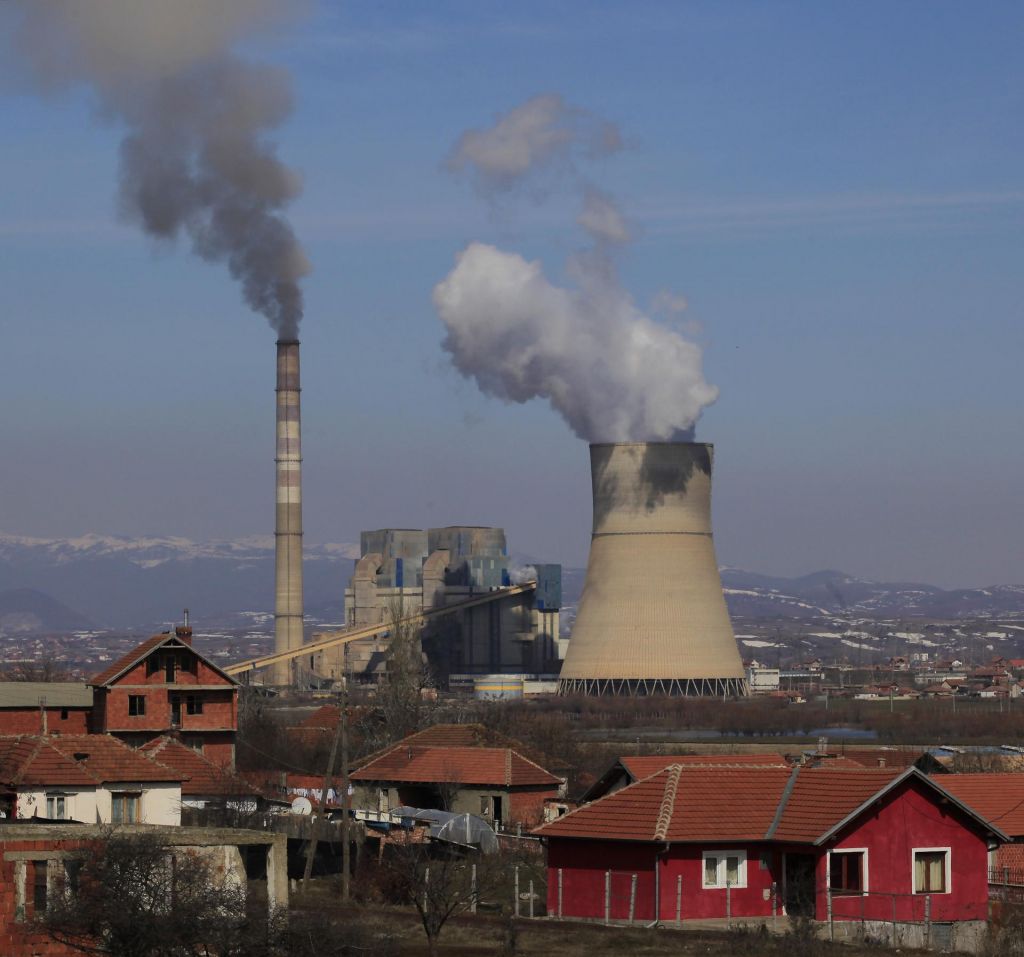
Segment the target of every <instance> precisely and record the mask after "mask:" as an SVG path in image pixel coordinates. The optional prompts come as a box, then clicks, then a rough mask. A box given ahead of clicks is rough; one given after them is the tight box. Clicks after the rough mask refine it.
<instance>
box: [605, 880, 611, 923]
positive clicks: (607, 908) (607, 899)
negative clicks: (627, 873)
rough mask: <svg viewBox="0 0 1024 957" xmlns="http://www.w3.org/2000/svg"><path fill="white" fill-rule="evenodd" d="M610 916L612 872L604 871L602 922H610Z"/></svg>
mask: <svg viewBox="0 0 1024 957" xmlns="http://www.w3.org/2000/svg"><path fill="white" fill-rule="evenodd" d="M611 916H612V872H611V871H605V872H604V922H605V926H607V925H608V924H609V923H611Z"/></svg>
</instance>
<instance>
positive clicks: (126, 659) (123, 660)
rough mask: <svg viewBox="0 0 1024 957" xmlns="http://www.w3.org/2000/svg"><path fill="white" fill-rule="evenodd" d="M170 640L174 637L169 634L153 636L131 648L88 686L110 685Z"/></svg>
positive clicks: (90, 681) (92, 679)
mask: <svg viewBox="0 0 1024 957" xmlns="http://www.w3.org/2000/svg"><path fill="white" fill-rule="evenodd" d="M172 638H174V635H172V634H170V633H167V634H164V635H153V637H152V638H147V639H146V640H145V641H144V642H143V643H142V644H141V645H137V646H136V647H135V648H132V650H131V651H129V652H128V653H127V654H125V655H122V656H121V657H120V658H118V659H117V661H115V662H114V663H113V664H112V665H109V666H108V667H107V668H105V669H104V670H103V671H101V672H100V673H99V674H98V675H96V676H95V677H94V678H91V679H90V680H89V684H91V685H93V686H94V687H96V686H100V685H107V684H110V682H111V681H113V680H114V679H115V678H117V677H119V676H120V675H121V674H122V673H123V672H125V671H127V670H128V669H129V668H131V667H132V666H133V665H135V664H137V663H138V662H140V661H142V659H143V658H145V657H146V656H147V655H148V654H149V653H150V652H151V651H154V650H155V649H157V648H159V647H160V646H161V645H162V644H163V643H164V642H165V641H170V640H171V639H172Z"/></svg>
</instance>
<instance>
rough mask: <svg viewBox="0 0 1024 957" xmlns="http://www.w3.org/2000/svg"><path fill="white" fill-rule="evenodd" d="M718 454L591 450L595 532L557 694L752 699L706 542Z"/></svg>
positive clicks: (688, 445) (615, 447)
mask: <svg viewBox="0 0 1024 957" xmlns="http://www.w3.org/2000/svg"><path fill="white" fill-rule="evenodd" d="M712 458H713V448H712V446H710V445H705V444H702V443H697V442H638V443H623V444H595V445H591V446H590V468H591V477H592V481H593V494H594V527H593V536H592V538H591V545H590V558H589V560H588V562H587V577H586V581H585V582H584V585H583V595H582V597H581V599H580V607H579V613H578V615H577V617H576V624H575V627H574V628H573V632H572V640H571V641H570V642H569V650H568V652H567V654H566V658H565V663H564V665H563V667H562V673H561V679H560V681H559V693H560V694H589V695H650V694H667V695H719V696H721V695H745V694H746V693H747V683H746V680H745V677H744V673H743V663H742V661H741V660H740V655H739V651H738V649H737V647H736V638H735V636H734V635H733V631H732V625H731V623H730V621H729V614H728V612H727V610H726V607H725V598H724V596H723V594H722V581H721V578H720V577H719V574H718V565H717V563H716V561H715V548H714V543H713V541H712V537H711V464H712Z"/></svg>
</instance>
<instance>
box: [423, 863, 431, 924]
mask: <svg viewBox="0 0 1024 957" xmlns="http://www.w3.org/2000/svg"><path fill="white" fill-rule="evenodd" d="M429 887H430V868H429V867H427V868H425V869H424V871H423V912H424V913H427V911H428V910H429V909H430V898H429V895H428V893H427V890H428V888H429Z"/></svg>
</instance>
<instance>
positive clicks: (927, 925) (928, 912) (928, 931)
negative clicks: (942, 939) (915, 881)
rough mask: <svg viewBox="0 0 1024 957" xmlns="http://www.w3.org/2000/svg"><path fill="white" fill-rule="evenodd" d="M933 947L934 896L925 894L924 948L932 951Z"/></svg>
mask: <svg viewBox="0 0 1024 957" xmlns="http://www.w3.org/2000/svg"><path fill="white" fill-rule="evenodd" d="M931 946H932V895H931V894H925V896H924V948H925V950H928V949H930V948H931Z"/></svg>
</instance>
